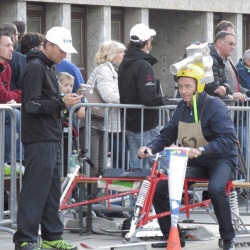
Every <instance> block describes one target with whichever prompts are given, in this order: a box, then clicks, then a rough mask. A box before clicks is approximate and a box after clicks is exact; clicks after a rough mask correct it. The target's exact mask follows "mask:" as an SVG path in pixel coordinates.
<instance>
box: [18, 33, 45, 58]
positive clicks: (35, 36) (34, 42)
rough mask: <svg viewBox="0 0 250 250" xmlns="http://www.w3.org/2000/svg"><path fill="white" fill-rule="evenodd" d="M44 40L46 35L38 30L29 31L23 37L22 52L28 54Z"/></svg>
mask: <svg viewBox="0 0 250 250" xmlns="http://www.w3.org/2000/svg"><path fill="white" fill-rule="evenodd" d="M43 41H44V36H43V35H42V34H40V33H38V32H27V33H25V34H24V36H23V37H22V39H21V53H22V54H24V55H25V54H27V53H28V52H29V51H30V50H31V49H32V48H35V47H36V46H39V45H40V44H41V43H43Z"/></svg>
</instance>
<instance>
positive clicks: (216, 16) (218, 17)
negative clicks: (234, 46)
mask: <svg viewBox="0 0 250 250" xmlns="http://www.w3.org/2000/svg"><path fill="white" fill-rule="evenodd" d="M221 21H222V15H221V13H214V32H215V27H216V25H217V24H218V23H219V22H221ZM215 35H216V34H214V37H215Z"/></svg>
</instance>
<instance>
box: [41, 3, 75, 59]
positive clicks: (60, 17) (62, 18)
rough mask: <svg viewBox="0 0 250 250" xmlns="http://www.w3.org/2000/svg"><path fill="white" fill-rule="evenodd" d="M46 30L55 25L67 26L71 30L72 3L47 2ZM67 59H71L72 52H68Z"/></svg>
mask: <svg viewBox="0 0 250 250" xmlns="http://www.w3.org/2000/svg"><path fill="white" fill-rule="evenodd" d="M45 15H46V30H49V29H50V28H52V27H54V26H59V27H65V28H67V29H69V30H71V5H70V4H66V3H63V4H59V3H47V4H46V14H45ZM67 59H68V60H71V54H67Z"/></svg>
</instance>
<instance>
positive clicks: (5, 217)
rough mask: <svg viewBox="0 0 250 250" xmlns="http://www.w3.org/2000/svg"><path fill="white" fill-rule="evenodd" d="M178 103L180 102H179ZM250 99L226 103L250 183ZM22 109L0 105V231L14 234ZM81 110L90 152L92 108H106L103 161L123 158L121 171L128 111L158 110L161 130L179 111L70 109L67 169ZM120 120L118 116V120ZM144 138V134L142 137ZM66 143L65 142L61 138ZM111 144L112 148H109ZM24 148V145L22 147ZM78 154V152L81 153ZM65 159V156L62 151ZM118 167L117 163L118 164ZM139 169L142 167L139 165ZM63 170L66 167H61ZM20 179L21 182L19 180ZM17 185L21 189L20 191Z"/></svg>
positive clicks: (111, 107) (113, 107) (165, 108)
mask: <svg viewBox="0 0 250 250" xmlns="http://www.w3.org/2000/svg"><path fill="white" fill-rule="evenodd" d="M178 100H179V99H178ZM249 100H250V98H249V99H247V102H246V106H241V104H239V103H237V102H235V101H231V100H230V101H227V100H226V101H225V103H226V104H227V106H228V109H229V110H230V112H231V117H232V119H233V121H234V124H235V130H236V133H237V135H238V138H239V141H240V148H241V151H242V152H243V156H244V160H245V163H246V164H245V165H246V168H247V175H246V176H244V177H243V176H241V175H240V174H238V175H237V176H236V179H242V178H245V179H246V181H249V173H250V169H249V163H250V145H249V143H250V142H249V140H250V139H249V131H250V130H249V129H250V115H249V114H250V106H248V105H247V104H248V102H249ZM16 107H17V108H20V104H18V105H7V104H1V105H0V143H1V145H2V146H1V150H0V231H7V232H10V233H13V232H14V231H13V230H12V229H9V228H8V226H9V225H12V226H15V223H16V211H17V194H18V192H19V191H20V189H21V186H22V178H21V176H17V174H16V165H15V163H16V143H15V142H16V132H15V131H16V130H15V129H16V128H15V123H16V122H15V115H14V109H13V108H16ZM79 107H86V117H85V127H84V128H85V129H84V136H85V138H86V140H85V145H84V149H90V148H91V140H90V138H91V108H92V107H104V108H105V117H104V126H103V135H104V145H105V146H104V148H103V153H104V159H103V166H105V167H107V168H113V162H116V163H118V162H119V157H121V159H122V165H121V166H116V167H119V168H122V169H127V168H128V167H129V166H128V165H125V159H127V160H129V159H128V157H129V156H128V152H127V151H126V148H125V143H126V137H125V130H126V124H125V122H124V121H125V119H126V113H127V110H128V109H141V110H142V111H143V110H144V109H157V110H158V112H159V128H161V127H162V126H164V124H165V123H166V122H167V121H168V119H169V118H170V117H171V116H172V113H173V111H174V110H175V108H176V105H170V106H158V107H146V106H143V105H122V104H109V103H105V104H93V103H85V104H77V105H75V106H74V107H72V108H71V110H70V114H69V129H68V156H67V157H68V166H69V159H70V156H71V153H72V123H73V117H74V112H75V111H76V109H77V108H79ZM114 110H120V111H123V112H124V121H123V122H120V128H121V130H120V131H119V130H115V129H113V128H112V126H111V130H110V131H109V130H108V127H109V123H110V124H111V125H112V120H113V119H114ZM5 112H9V113H10V117H11V124H12V126H11V131H12V132H11V134H12V137H11V145H12V146H11V149H12V151H11V161H12V162H11V165H12V166H13V167H12V169H11V177H10V191H9V197H10V199H9V208H10V209H9V210H8V211H4V207H3V204H4V202H3V201H4V181H5V180H4V179H5V178H4V167H3V166H4V141H5ZM243 114H244V116H245V117H244V119H242V115H243ZM117 118H118V117H117ZM143 119H150V117H144V115H143V112H142V117H141V128H143ZM118 134H119V135H120V138H121V144H122V155H119V154H117V155H116V158H115V159H114V161H113V158H114V157H115V156H114V155H113V151H114V148H115V147H116V150H117V151H118V147H119V145H118V139H117V138H119V137H118V136H117V135H118ZM142 136H143V134H142ZM62 140H63V139H62ZM77 141H78V150H79V151H80V150H81V148H80V146H79V137H78V140H77ZM141 141H143V137H142V138H141ZM244 143H245V147H246V149H245V151H244ZM109 144H110V145H109ZM20 146H21V145H20ZM79 151H78V152H79ZM90 153H91V152H90V151H88V152H85V156H86V157H90ZM62 157H64V155H63V152H62ZM116 165H117V164H116ZM138 167H140V166H138ZM62 168H63V166H62ZM18 177H19V180H18ZM17 183H18V186H19V188H17Z"/></svg>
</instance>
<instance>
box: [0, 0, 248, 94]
mask: <svg viewBox="0 0 250 250" xmlns="http://www.w3.org/2000/svg"><path fill="white" fill-rule="evenodd" d="M32 2H34V3H37V2H41V3H46V14H45V15H46V24H45V25H46V29H49V28H50V27H52V26H55V25H57V26H64V27H67V28H70V27H71V4H74V5H84V6H85V7H86V37H87V39H86V41H87V42H86V43H87V44H86V52H87V62H86V65H84V66H85V68H86V69H87V72H88V76H89V75H90V73H91V71H92V70H93V68H94V67H95V64H94V55H95V53H96V51H97V49H98V47H99V46H100V44H101V43H102V42H104V41H105V40H108V39H111V9H112V7H123V10H124V41H123V42H124V43H126V42H127V41H128V37H129V31H130V29H131V27H132V26H133V25H134V24H136V23H140V22H143V23H146V24H149V26H150V27H151V28H154V29H155V30H156V32H157V35H156V37H155V38H154V41H153V50H152V52H151V53H152V55H153V56H155V57H156V58H157V59H158V60H159V63H158V64H157V65H156V66H155V72H156V75H157V77H158V78H159V79H160V81H161V83H162V86H163V91H164V94H165V95H167V96H169V97H172V96H173V95H174V81H173V76H172V74H171V73H170V72H169V67H170V65H171V64H173V63H175V62H177V61H178V60H179V59H180V58H181V57H182V56H183V54H184V52H185V48H186V47H187V46H188V45H189V44H190V43H192V42H194V41H208V42H212V41H213V30H214V27H213V26H214V24H213V23H214V14H215V13H221V16H222V19H224V20H230V21H232V22H233V23H234V24H235V26H236V32H237V46H236V48H235V52H234V55H233V61H234V63H237V61H238V60H239V58H241V56H242V53H243V52H244V51H243V49H242V46H243V45H242V36H243V34H242V27H243V21H242V20H243V18H242V16H243V14H248V13H250V1H249V0H234V1H231V0H220V1H218V0H210V1H207V0H199V1H197V0H189V1H183V0H175V1H170V0H155V1H149V0H141V1H140V0H138V1H134V0H119V1H118V0H103V1H100V0H53V1H52V0H39V1H37V0H36V1H35V0H34V1H32V0H27V1H25V0H12V1H0V22H6V21H13V20H23V21H24V22H26V18H27V11H26V3H32ZM69 59H70V57H69ZM85 80H87V79H85Z"/></svg>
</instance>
